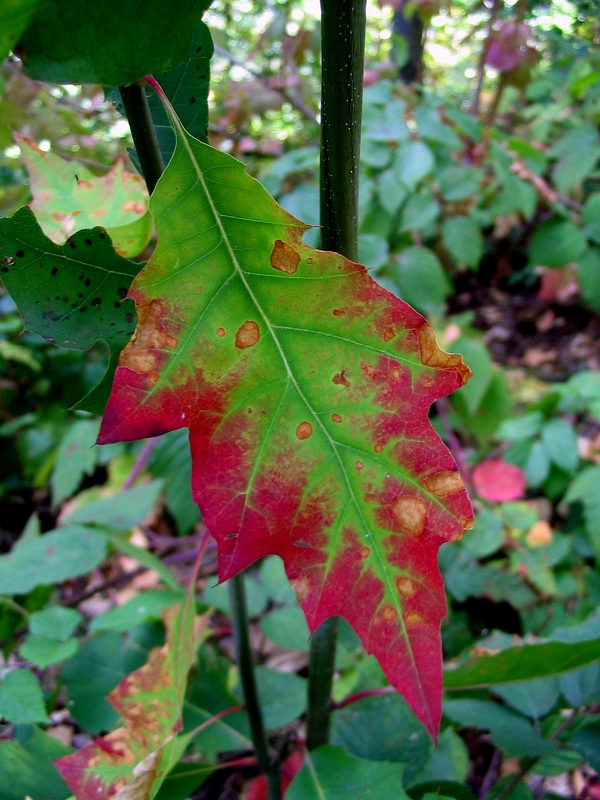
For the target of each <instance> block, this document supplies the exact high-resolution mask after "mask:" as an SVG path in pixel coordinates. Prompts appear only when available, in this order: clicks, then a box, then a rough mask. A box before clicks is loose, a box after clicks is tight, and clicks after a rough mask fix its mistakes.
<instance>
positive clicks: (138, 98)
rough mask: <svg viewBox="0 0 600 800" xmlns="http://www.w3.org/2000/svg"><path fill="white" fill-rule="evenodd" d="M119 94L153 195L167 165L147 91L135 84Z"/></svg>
mask: <svg viewBox="0 0 600 800" xmlns="http://www.w3.org/2000/svg"><path fill="white" fill-rule="evenodd" d="M119 94H120V95H121V100H122V101H123V107H124V108H125V114H126V115H127V121H128V122H129V127H130V128H131V135H132V137H133V143H134V145H135V149H136V150H137V154H138V158H139V159H140V166H141V168H142V172H143V174H144V178H145V179H146V185H147V186H148V191H149V192H150V194H152V192H153V191H154V187H155V186H156V184H157V183H158V179H159V178H160V176H161V175H162V174H163V172H164V170H165V165H164V163H163V160H162V155H161V153H160V147H159V146H158V139H157V138H156V130H155V128H154V122H153V121H152V115H151V113H150V107H149V105H148V98H147V97H146V89H145V87H144V86H140V85H139V84H137V83H134V84H132V85H131V86H119Z"/></svg>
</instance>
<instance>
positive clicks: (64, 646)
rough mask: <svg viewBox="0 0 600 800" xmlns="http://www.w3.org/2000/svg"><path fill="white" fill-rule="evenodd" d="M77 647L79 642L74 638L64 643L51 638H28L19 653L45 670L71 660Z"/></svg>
mask: <svg viewBox="0 0 600 800" xmlns="http://www.w3.org/2000/svg"><path fill="white" fill-rule="evenodd" d="M78 646H79V642H78V640H77V639H76V638H75V637H74V636H72V637H71V638H70V639H67V640H66V641H61V640H60V639H54V638H53V637H51V636H28V637H27V639H26V640H25V642H23V644H22V645H21V647H20V648H19V652H20V654H21V655H22V657H23V658H26V659H27V661H31V663H32V664H35V665H36V666H37V667H40V668H41V669H46V667H48V666H50V664H58V663H59V662H60V661H66V660H67V659H68V658H71V656H73V655H75V653H76V652H77V648H78Z"/></svg>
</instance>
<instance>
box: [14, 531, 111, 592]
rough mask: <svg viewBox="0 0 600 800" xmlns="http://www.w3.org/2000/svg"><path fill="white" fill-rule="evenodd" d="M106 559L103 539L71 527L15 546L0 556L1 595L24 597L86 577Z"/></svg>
mask: <svg viewBox="0 0 600 800" xmlns="http://www.w3.org/2000/svg"><path fill="white" fill-rule="evenodd" d="M105 555H106V536H105V535H104V534H103V533H101V532H99V531H94V530H92V529H91V528H85V527H84V526H82V525H74V526H72V527H69V528H61V529H59V530H55V531H50V533H46V534H44V535H43V536H40V537H39V538H38V539H30V540H28V541H26V542H23V543H17V545H16V546H15V547H14V548H13V550H12V551H11V552H10V553H8V554H7V555H3V556H0V594H9V595H13V594H27V592H30V591H31V590H32V589H34V588H35V587H36V586H49V585H50V584H53V583H61V582H62V581H66V580H68V579H69V578H75V577H77V576H78V575H85V574H87V573H88V572H89V571H90V570H92V569H94V567H97V566H98V564H100V563H101V561H103V559H104V557H105Z"/></svg>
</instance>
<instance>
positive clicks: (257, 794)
mask: <svg viewBox="0 0 600 800" xmlns="http://www.w3.org/2000/svg"><path fill="white" fill-rule="evenodd" d="M303 761H304V758H303V757H302V753H301V752H300V751H299V750H294V752H293V753H290V755H289V756H288V757H287V758H286V759H285V761H284V762H283V764H282V765H281V796H282V797H285V793H286V790H287V788H288V786H289V785H290V783H291V782H292V779H293V778H294V776H295V775H296V773H297V772H299V771H300V767H301V766H302V762H303ZM245 798H246V800H267V779H266V778H265V776H264V775H259V776H258V778H254V780H252V781H250V783H249V784H248V790H247V794H246V795H245Z"/></svg>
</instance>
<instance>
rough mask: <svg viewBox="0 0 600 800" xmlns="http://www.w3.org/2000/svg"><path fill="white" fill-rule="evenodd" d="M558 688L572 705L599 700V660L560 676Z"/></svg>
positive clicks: (582, 704)
mask: <svg viewBox="0 0 600 800" xmlns="http://www.w3.org/2000/svg"><path fill="white" fill-rule="evenodd" d="M559 680H560V690H561V692H562V694H563V697H564V698H565V700H566V701H567V702H568V703H570V704H571V705H572V706H585V705H588V704H589V703H596V702H598V701H600V661H598V662H595V663H593V664H589V665H588V666H587V667H582V668H581V669H575V670H573V671H572V672H567V673H566V674H565V675H561V676H560V679H559Z"/></svg>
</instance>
